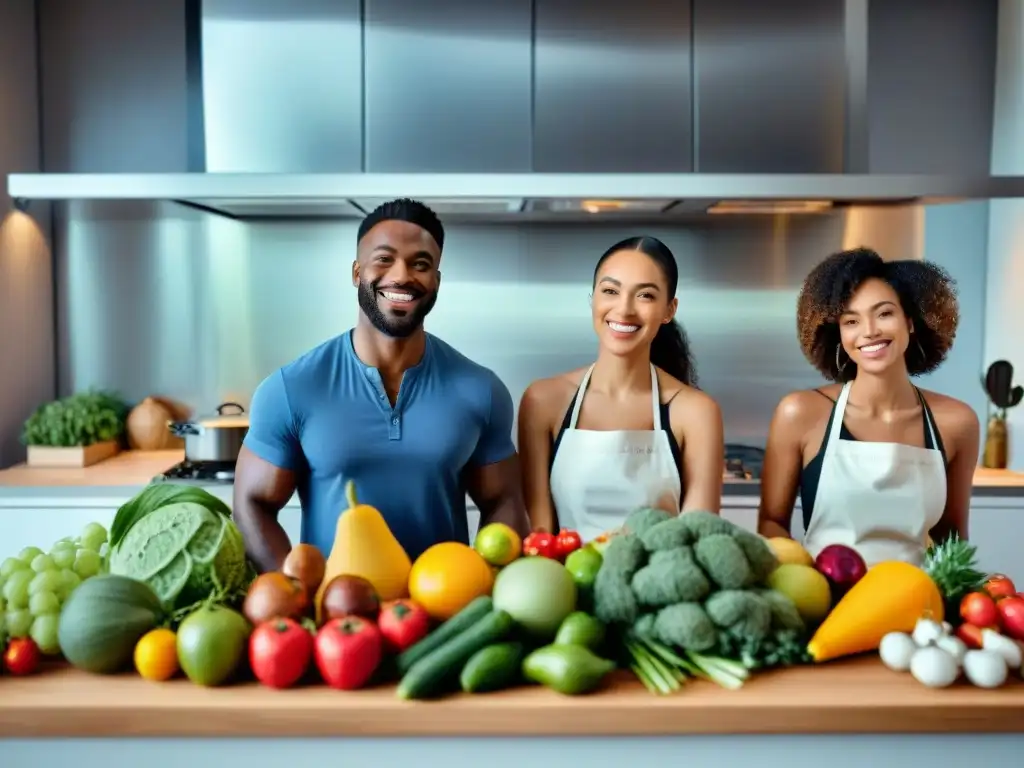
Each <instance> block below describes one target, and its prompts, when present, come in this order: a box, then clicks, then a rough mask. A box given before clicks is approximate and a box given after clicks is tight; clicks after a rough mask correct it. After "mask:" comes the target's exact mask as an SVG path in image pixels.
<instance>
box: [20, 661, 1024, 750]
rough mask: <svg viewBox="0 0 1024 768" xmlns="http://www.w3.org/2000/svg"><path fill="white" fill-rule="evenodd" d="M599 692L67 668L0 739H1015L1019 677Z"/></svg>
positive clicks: (624, 683)
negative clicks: (279, 684)
mask: <svg viewBox="0 0 1024 768" xmlns="http://www.w3.org/2000/svg"><path fill="white" fill-rule="evenodd" d="M616 674H617V675H619V676H618V677H616V678H615V679H614V680H613V682H612V683H611V684H610V685H609V686H608V687H607V688H605V689H604V690H602V691H601V692H599V693H596V694H592V695H589V696H581V697H575V698H570V697H565V696H560V695H558V694H555V693H552V692H550V691H548V690H546V689H543V688H539V687H530V688H521V689H516V690H511V691H503V692H499V693H494V694H487V695H474V696H462V695H460V696H452V697H450V698H446V699H440V700H437V701H431V702H404V701H400V700H398V699H397V698H396V697H395V695H394V691H393V689H392V688H390V687H387V688H377V689H370V690H365V691H358V692H340V691H334V690H331V689H329V688H326V687H324V686H311V687H306V688H298V689H293V690H286V691H276V690H272V689H269V688H265V687H262V686H259V685H256V684H255V683H243V684H239V685H236V686H229V687H224V688H218V689H208V688H201V687H199V686H196V685H193V684H192V683H190V682H188V681H187V680H184V679H177V680H174V681H171V682H168V683H148V682H146V681H143V680H142V679H140V678H138V677H136V676H134V675H132V674H126V675H123V676H116V677H100V676H92V675H88V674H86V673H83V672H79V671H77V670H73V669H70V668H66V667H57V668H54V669H50V670H46V671H44V672H42V673H41V674H39V675H35V676H32V677H26V678H11V677H7V678H0V691H2V695H0V737H14V736H21V737H45V738H53V737H68V736H70V737H75V736H111V737H126V736H129V737H135V736H149V737H153V736H170V737H211V736H217V737H252V736H279V737H318V736H386V737H407V736H455V737H476V736H519V737H525V736H600V735H603V736H639V735H642V736H678V735H688V734H690V735H692V734H729V735H741V734H840V733H848V734H849V733H874V734H881V733H1016V734H1024V682H1022V681H1021V680H1020V679H1019V678H1017V679H1015V680H1013V681H1012V682H1010V683H1008V684H1007V685H1006V686H1005V687H1003V688H1001V689H998V690H993V691H986V690H981V689H978V688H974V687H972V686H970V685H968V684H966V683H960V684H958V685H956V686H954V687H952V688H948V689H945V690H931V689H928V688H925V687H924V686H922V685H920V684H919V683H917V682H916V681H915V680H913V678H911V677H910V675H909V674H897V673H894V672H890V671H889V670H887V669H885V668H884V667H883V666H882V665H881V663H880V662H878V660H877V659H875V658H873V657H865V658H860V659H853V660H848V661H842V662H834V663H831V664H828V665H823V666H818V667H801V668H796V669H788V670H780V671H774V672H770V673H765V674H762V675H759V676H757V677H754V678H752V679H751V680H750V681H749V682H748V683H747V684H746V686H744V688H743V689H741V690H739V691H726V690H724V689H722V688H719V687H718V686H716V685H714V684H711V683H707V682H701V681H697V682H691V683H689V684H688V685H687V686H686V687H684V689H683V690H682V691H680V692H679V693H677V694H675V695H672V696H664V697H662V696H653V695H651V694H649V693H648V692H647V691H646V690H644V689H643V688H642V687H641V686H640V684H639V683H638V682H636V681H635V680H634V679H633V678H632V677H631V676H629V675H628V674H626V673H616Z"/></svg>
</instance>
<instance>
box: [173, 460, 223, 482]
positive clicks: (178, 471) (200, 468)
mask: <svg viewBox="0 0 1024 768" xmlns="http://www.w3.org/2000/svg"><path fill="white" fill-rule="evenodd" d="M162 477H163V478H164V479H166V480H204V481H209V482H217V483H232V482H234V480H235V462H233V461H189V460H188V459H186V460H185V461H183V462H181V463H180V464H175V465H174V466H173V467H171V468H170V469H168V470H167V471H166V472H164V473H163V475H162Z"/></svg>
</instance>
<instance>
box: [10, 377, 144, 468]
mask: <svg viewBox="0 0 1024 768" xmlns="http://www.w3.org/2000/svg"><path fill="white" fill-rule="evenodd" d="M127 417H128V404H127V403H125V402H124V401H123V400H121V398H119V397H117V396H116V395H114V394H111V393H109V392H103V391H94V390H90V391H88V392H80V393H78V394H75V395H71V396H70V397H65V398H62V399H60V400H56V401H54V402H51V403H46V404H45V405H41V406H40V407H39V408H37V409H36V411H35V413H33V414H32V415H31V416H29V418H28V420H27V421H26V422H25V428H24V432H23V434H22V438H21V439H22V442H23V443H24V444H25V445H26V446H28V464H29V466H33V467H88V466H90V465H92V464H96V463H98V462H100V461H103V460H104V459H108V458H110V457H111V456H114V455H116V454H117V453H118V451H119V450H120V448H121V445H120V444H121V438H122V436H123V435H124V431H125V421H126V419H127Z"/></svg>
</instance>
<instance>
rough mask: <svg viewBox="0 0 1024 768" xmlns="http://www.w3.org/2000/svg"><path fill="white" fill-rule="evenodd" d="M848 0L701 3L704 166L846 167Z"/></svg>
mask: <svg viewBox="0 0 1024 768" xmlns="http://www.w3.org/2000/svg"><path fill="white" fill-rule="evenodd" d="M886 2H889V0H882V4H884V3H886ZM848 4H852V5H855V4H856V3H847V2H846V0H771V1H770V2H766V0H693V68H694V73H693V82H694V90H695V93H694V112H695V115H696V120H695V121H694V122H695V126H696V128H695V135H694V147H695V155H696V158H695V163H694V166H695V170H697V171H699V172H701V173H841V172H842V171H843V168H844V155H845V141H846V139H845V130H844V115H845V99H846V46H845V38H846V22H845V17H846V6H847V5H848ZM928 13H933V11H932V9H931V6H930V5H929V10H928ZM652 119H657V114H656V113H655V115H653V116H652Z"/></svg>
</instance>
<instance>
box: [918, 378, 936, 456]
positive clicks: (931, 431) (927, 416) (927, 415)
mask: <svg viewBox="0 0 1024 768" xmlns="http://www.w3.org/2000/svg"><path fill="white" fill-rule="evenodd" d="M914 390H915V391H916V392H917V399H918V400H920V401H921V413H922V414H924V428H925V429H926V430H928V436H929V437H930V438H931V442H932V448H935V449H938V447H939V441H938V438H937V437H936V436H935V432H936V429H935V423H934V422H933V421H932V413H931V410H929V408H928V403H926V402H925V400H924V394H923V393H922V392H921V390H920V389H918V388H917V387H914Z"/></svg>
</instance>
